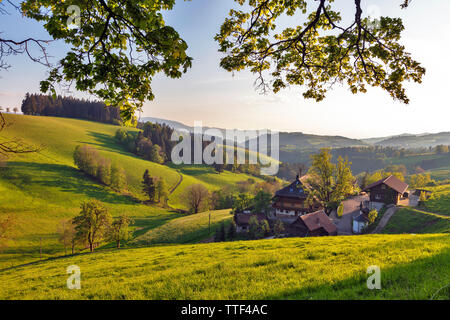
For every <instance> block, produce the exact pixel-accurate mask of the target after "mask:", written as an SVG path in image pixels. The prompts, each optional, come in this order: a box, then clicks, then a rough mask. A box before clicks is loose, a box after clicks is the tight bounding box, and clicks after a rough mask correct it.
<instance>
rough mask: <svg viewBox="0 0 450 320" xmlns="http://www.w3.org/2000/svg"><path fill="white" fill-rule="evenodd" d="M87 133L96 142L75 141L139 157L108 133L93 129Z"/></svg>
mask: <svg viewBox="0 0 450 320" xmlns="http://www.w3.org/2000/svg"><path fill="white" fill-rule="evenodd" d="M87 134H88V135H89V136H91V137H93V138H94V139H95V141H96V142H92V141H90V142H86V141H77V142H78V143H80V144H87V145H91V146H97V147H101V148H102V149H103V150H106V151H110V152H114V153H119V154H122V155H126V156H131V157H135V158H138V159H141V158H139V157H138V156H137V155H135V154H134V153H132V152H129V151H128V150H127V149H126V147H124V146H123V145H121V144H120V143H119V142H118V141H116V139H115V138H114V137H113V136H111V135H108V134H104V133H99V132H94V131H88V132H87Z"/></svg>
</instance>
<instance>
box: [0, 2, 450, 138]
mask: <svg viewBox="0 0 450 320" xmlns="http://www.w3.org/2000/svg"><path fill="white" fill-rule="evenodd" d="M335 2H336V3H337V5H338V6H340V7H341V8H344V9H345V14H346V15H353V14H354V11H353V1H350V0H336V1H335ZM401 2H402V1H401V0H378V1H375V0H365V1H364V0H363V6H364V8H365V9H366V12H367V11H368V9H369V8H371V11H373V12H376V11H378V12H379V13H380V14H381V15H387V16H394V17H401V18H403V22H404V25H405V27H406V30H405V31H404V33H403V38H402V44H404V45H405V46H406V48H407V50H408V51H409V52H411V53H412V56H413V58H414V59H416V60H418V61H419V62H421V63H422V65H423V66H424V67H425V68H426V69H427V74H426V76H425V78H424V81H423V83H422V84H414V83H411V84H407V85H406V87H407V92H408V95H409V97H410V99H411V103H410V105H404V104H401V103H399V102H395V101H393V100H392V99H391V98H390V96H389V94H388V93H386V92H384V91H382V90H381V89H373V88H370V89H369V92H368V93H367V94H358V95H353V94H351V93H350V92H349V91H348V90H347V89H346V88H343V87H335V89H334V90H332V91H330V92H329V93H328V95H327V98H326V100H325V101H323V102H320V103H316V102H314V101H310V100H304V99H303V96H302V95H301V93H302V92H303V89H302V88H300V87H291V88H289V89H286V90H284V91H282V92H281V93H279V94H277V95H273V94H270V95H266V96H264V95H260V94H258V93H257V92H256V91H255V90H254V87H253V83H254V79H255V77H254V76H253V75H252V74H250V73H248V72H240V73H236V74H235V75H234V77H233V75H232V74H230V73H228V72H226V71H224V70H222V69H220V67H219V61H220V58H221V54H220V53H219V52H218V51H217V49H218V45H217V43H216V42H215V41H214V40H213V37H214V35H215V34H216V33H217V32H218V30H219V26H220V24H221V22H222V21H223V20H224V18H225V17H226V16H227V14H228V11H229V9H230V7H231V6H233V5H234V4H233V1H232V0H192V1H190V2H184V1H178V4H177V6H176V8H175V10H173V11H172V12H169V13H168V14H166V16H167V19H166V20H167V24H168V25H172V26H173V27H175V28H176V29H177V30H178V31H179V33H180V34H181V35H182V37H183V38H184V39H185V40H186V41H187V42H188V44H189V54H190V55H191V56H192V57H193V58H194V63H193V68H192V69H191V70H189V72H188V73H187V74H185V75H184V76H183V78H182V79H176V80H174V79H166V78H164V77H163V76H157V77H156V78H155V79H154V82H153V89H154V92H155V93H156V99H155V100H154V101H152V102H146V103H145V107H144V112H143V116H152V117H159V118H166V119H170V120H177V121H181V122H184V123H185V124H187V125H193V123H194V121H196V120H197V121H203V123H204V125H208V126H218V127H224V128H245V129H258V128H270V129H276V130H280V131H302V132H305V133H314V134H324V135H325V134H326V135H343V136H348V137H354V138H366V137H374V136H386V135H391V134H400V133H404V132H409V133H422V132H441V131H450V124H449V123H450V122H449V118H450V111H449V110H450V109H449V107H450V106H449V102H448V90H449V89H448V87H449V80H448V74H449V71H450V59H449V57H450V55H449V52H450V41H449V40H448V34H450V20H449V19H448V16H449V14H450V0H427V1H425V0H415V1H413V2H412V5H411V7H410V8H408V9H407V10H400V9H399V4H400V3H401ZM0 31H3V32H4V34H3V35H2V36H3V37H6V38H13V39H16V40H18V39H21V38H23V37H24V36H36V37H40V38H48V35H47V34H46V32H45V30H44V29H43V27H42V26H41V25H39V24H38V23H36V22H33V21H30V20H27V19H24V18H22V17H20V16H19V15H18V14H17V13H14V12H13V11H12V10H11V15H10V16H0ZM64 50H65V45H64V44H63V43H61V42H59V43H54V44H53V45H51V46H50V48H49V51H50V53H51V54H53V55H54V56H55V57H60V56H61V55H62V54H63V53H64ZM55 59H56V58H55ZM8 62H9V63H10V64H11V65H12V67H11V69H10V70H9V71H8V72H1V73H0V105H1V106H11V107H14V106H18V107H20V102H21V100H22V98H23V96H24V94H25V92H27V91H29V92H38V90H39V81H40V80H42V79H43V78H44V77H45V74H46V70H45V68H43V67H42V66H39V65H37V64H34V63H33V62H31V61H30V60H28V59H27V58H26V57H25V56H17V57H13V58H10V59H8ZM75 95H77V96H80V94H75Z"/></svg>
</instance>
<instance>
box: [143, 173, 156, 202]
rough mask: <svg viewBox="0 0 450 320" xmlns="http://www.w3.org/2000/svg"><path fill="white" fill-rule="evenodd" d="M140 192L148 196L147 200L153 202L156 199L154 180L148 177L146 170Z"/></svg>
mask: <svg viewBox="0 0 450 320" xmlns="http://www.w3.org/2000/svg"><path fill="white" fill-rule="evenodd" d="M142 191H143V192H144V193H145V195H146V196H148V198H149V200H150V201H152V202H154V201H155V198H156V184H155V179H154V178H153V177H151V176H150V174H149V172H148V169H147V170H145V172H144V176H143V179H142Z"/></svg>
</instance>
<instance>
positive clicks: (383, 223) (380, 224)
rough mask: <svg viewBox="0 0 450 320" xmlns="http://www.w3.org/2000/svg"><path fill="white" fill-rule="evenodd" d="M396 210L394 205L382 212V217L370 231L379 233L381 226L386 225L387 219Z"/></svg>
mask: <svg viewBox="0 0 450 320" xmlns="http://www.w3.org/2000/svg"><path fill="white" fill-rule="evenodd" d="M396 211H397V207H396V206H392V207H389V208H388V209H387V210H386V212H385V213H384V215H383V217H382V218H381V220H380V222H379V223H378V225H377V226H376V227H375V229H374V230H373V231H372V232H371V233H380V232H381V231H382V230H383V228H384V227H385V226H386V224H387V223H388V222H389V219H391V217H392V216H393V215H394V213H395V212H396Z"/></svg>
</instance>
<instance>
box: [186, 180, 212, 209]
mask: <svg viewBox="0 0 450 320" xmlns="http://www.w3.org/2000/svg"><path fill="white" fill-rule="evenodd" d="M209 198H210V194H209V191H208V189H206V187H205V186H204V185H202V184H200V183H197V184H193V185H190V186H188V187H187V188H186V190H185V191H184V194H183V200H184V202H185V204H186V206H187V207H188V208H189V210H190V211H191V212H192V213H198V212H200V211H202V210H204V209H207V208H208V204H209Z"/></svg>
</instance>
